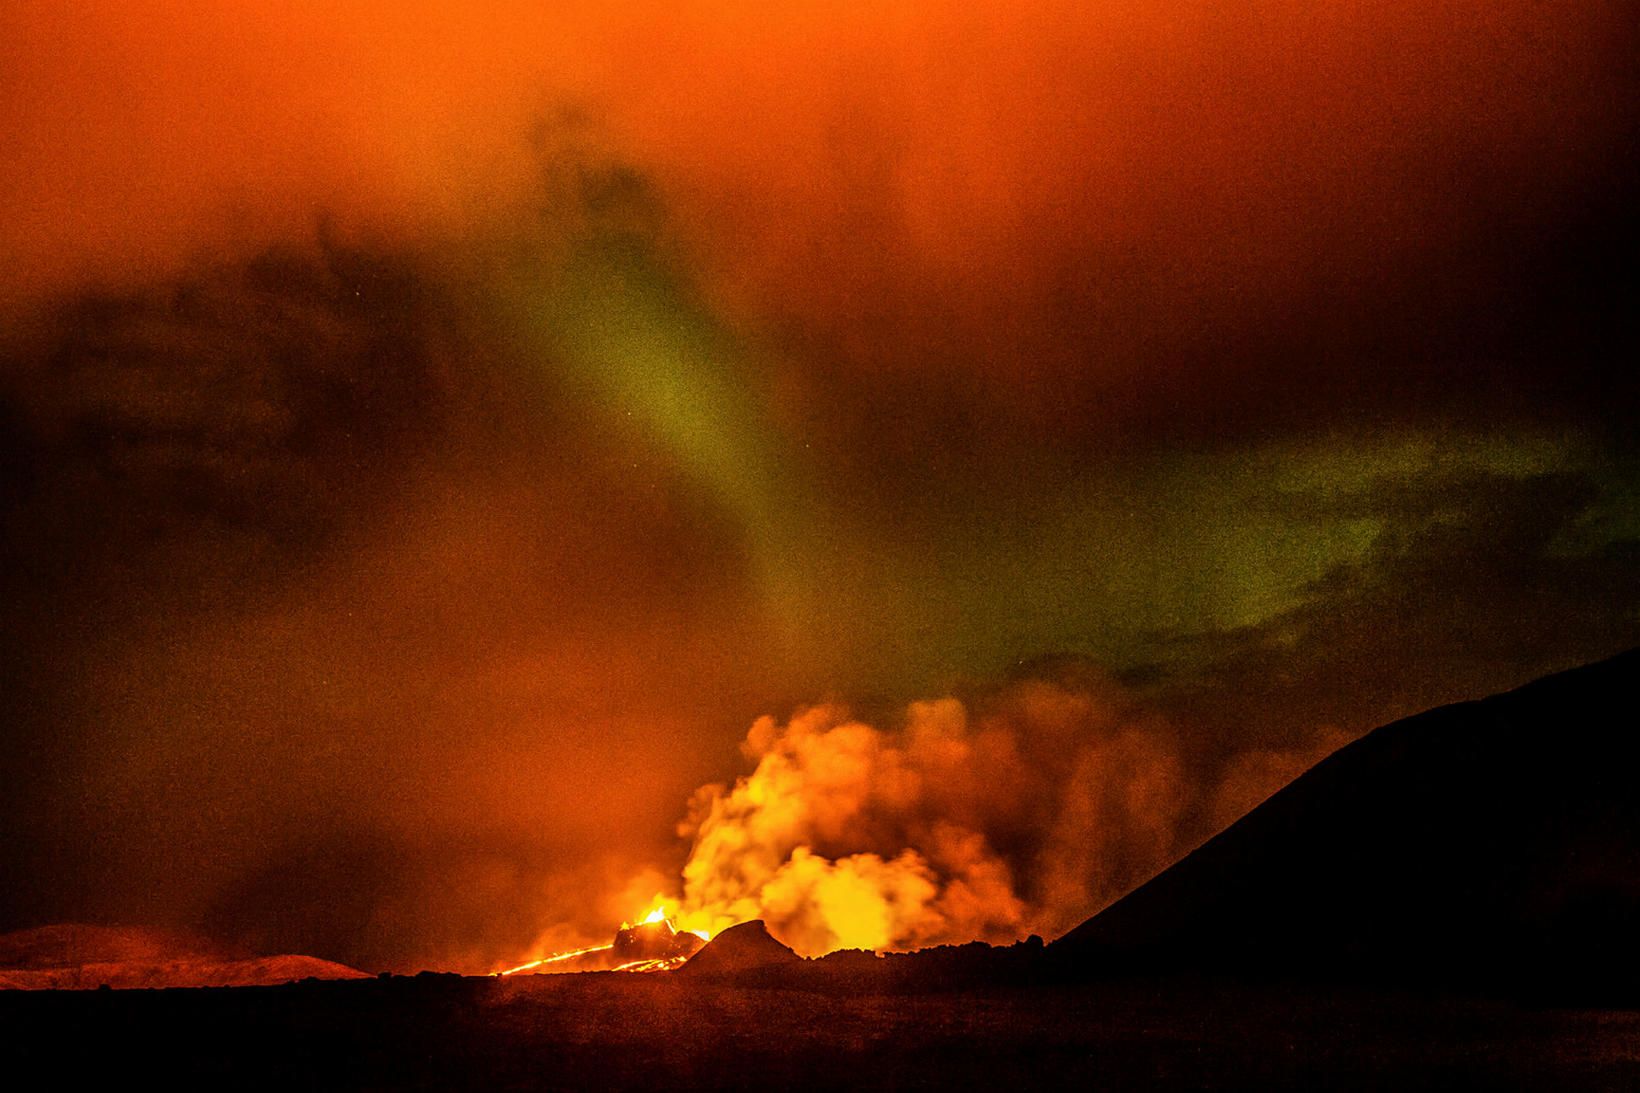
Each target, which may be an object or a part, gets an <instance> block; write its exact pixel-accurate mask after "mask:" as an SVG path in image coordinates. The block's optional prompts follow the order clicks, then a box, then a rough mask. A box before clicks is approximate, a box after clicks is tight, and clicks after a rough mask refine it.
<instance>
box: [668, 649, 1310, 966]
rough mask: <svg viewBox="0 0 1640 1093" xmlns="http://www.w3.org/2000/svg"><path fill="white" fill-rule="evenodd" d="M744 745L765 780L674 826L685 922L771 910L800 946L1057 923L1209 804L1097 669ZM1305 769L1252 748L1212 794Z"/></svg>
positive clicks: (987, 932)
mask: <svg viewBox="0 0 1640 1093" xmlns="http://www.w3.org/2000/svg"><path fill="white" fill-rule="evenodd" d="M1333 743H1336V741H1334V742H1333ZM742 751H743V753H744V755H745V757H746V759H747V760H749V761H750V762H752V763H753V764H754V767H753V770H752V771H751V773H750V774H747V775H745V776H743V777H741V778H739V779H738V780H737V781H736V782H735V783H734V785H733V786H724V785H708V786H704V787H702V788H701V789H700V790H699V791H698V792H697V793H696V795H695V797H694V800H693V801H692V803H691V806H690V811H689V816H688V819H687V820H686V821H685V823H684V824H683V825H682V826H681V828H680V832H681V833H682V834H684V835H688V836H691V837H692V838H693V840H694V841H693V848H692V850H691V853H690V856H689V860H688V863H687V864H686V865H685V866H684V869H683V890H682V897H681V900H679V901H678V903H677V912H676V913H677V917H678V919H679V921H680V922H681V924H682V925H683V926H685V927H687V928H691V929H700V930H707V931H711V932H716V931H718V930H721V929H723V928H724V927H726V926H728V925H731V924H733V923H735V922H740V921H745V920H747V919H751V918H761V919H764V920H765V921H766V922H767V923H768V924H769V927H770V929H771V930H772V931H773V932H774V933H775V934H776V935H778V936H779V937H781V938H782V939H783V940H784V941H786V943H787V944H789V945H791V946H792V947H793V948H794V949H796V950H797V951H798V952H800V953H804V954H806V955H816V954H820V953H824V952H829V951H831V950H834V949H839V948H870V949H912V948H918V947H923V946H928V945H936V944H945V943H960V942H967V941H972V940H983V941H988V942H993V943H997V942H1008V941H1013V940H1015V939H1017V938H1020V937H1023V936H1025V935H1027V934H1030V933H1038V934H1046V935H1049V936H1054V935H1057V934H1058V933H1061V932H1063V931H1064V930H1066V929H1068V928H1069V927H1071V926H1073V925H1075V924H1076V923H1077V922H1078V921H1080V920H1081V919H1082V918H1084V917H1086V916H1087V915H1089V914H1090V913H1092V912H1094V911H1096V910H1098V909H1099V908H1100V907H1102V906H1104V905H1106V904H1108V903H1110V902H1111V901H1112V900H1114V899H1115V898H1117V897H1119V896H1121V895H1122V894H1123V893H1124V892H1126V891H1128V890H1129V889H1131V888H1132V887H1134V886H1135V885H1137V884H1138V883H1140V882H1142V881H1144V880H1145V879H1147V878H1148V877H1149V876H1151V875H1152V874H1154V873H1155V872H1157V871H1158V870H1160V869H1161V868H1162V867H1164V866H1165V865H1167V864H1168V863H1169V862H1170V861H1172V860H1173V858H1174V857H1175V856H1176V855H1177V854H1178V853H1179V852H1180V850H1181V842H1182V840H1184V839H1185V838H1187V837H1188V832H1187V830H1186V827H1187V825H1186V823H1185V821H1186V819H1187V817H1188V815H1189V814H1190V812H1191V809H1192V805H1193V803H1194V802H1195V801H1196V800H1197V799H1198V798H1200V797H1203V796H1204V792H1203V791H1202V790H1200V789H1198V788H1197V787H1196V786H1195V785H1194V784H1193V777H1192V775H1191V774H1190V773H1189V767H1190V765H1189V764H1188V763H1187V762H1186V760H1185V757H1184V756H1183V755H1181V750H1180V746H1179V743H1178V736H1177V734H1176V733H1175V732H1174V730H1173V729H1172V727H1171V726H1170V725H1168V724H1167V723H1166V722H1165V721H1164V720H1162V719H1160V718H1158V717H1156V716H1155V715H1153V714H1149V713H1147V712H1145V710H1144V709H1143V708H1142V707H1141V706H1139V705H1138V704H1137V703H1135V702H1134V700H1133V699H1132V698H1130V697H1128V696H1126V695H1124V694H1123V693H1122V692H1121V691H1120V690H1119V689H1117V688H1116V687H1114V686H1112V685H1108V684H1103V683H1093V682H1088V681H1081V682H1065V681H1048V680H1028V681H1023V682H1018V683H1015V684H1011V685H1009V686H1008V687H1006V688H1003V689H1002V690H1000V691H999V692H997V693H995V694H993V695H990V696H986V697H982V698H980V699H977V700H973V701H969V702H964V701H962V700H959V699H957V698H941V699H938V700H934V701H927V702H917V703H913V704H912V705H911V706H910V707H909V708H908V709H907V710H906V711H905V714H904V719H903V723H901V724H899V725H897V726H895V727H893V728H889V729H883V728H878V727H875V726H872V725H870V724H867V723H865V722H863V721H860V720H856V719H854V718H851V717H850V716H849V712H848V710H847V709H846V708H844V707H843V706H841V705H836V704H825V705H819V706H815V707H813V708H810V709H807V710H803V711H801V712H799V713H798V714H797V715H796V716H794V717H792V718H791V720H790V721H788V722H786V723H785V724H780V723H779V722H777V721H776V720H774V719H773V718H769V717H764V718H762V719H760V720H759V721H757V723H756V724H754V725H753V726H752V728H751V731H750V732H749V733H748V734H747V736H746V739H745V742H744V743H743V745H742ZM1298 761H1299V762H1302V760H1301V759H1300V760H1298ZM1305 765H1307V764H1305ZM1292 767H1293V763H1286V762H1281V761H1278V760H1277V759H1275V758H1273V757H1249V758H1248V760H1247V761H1246V762H1241V761H1238V762H1236V763H1233V764H1232V766H1231V769H1230V771H1229V772H1228V776H1229V777H1230V778H1232V779H1233V782H1232V783H1231V788H1229V789H1225V788H1223V787H1221V788H1220V789H1219V790H1217V791H1216V792H1214V793H1211V794H1206V796H1210V797H1211V798H1212V801H1213V807H1214V811H1215V814H1217V813H1218V802H1219V800H1220V799H1221V798H1222V799H1225V800H1235V801H1238V802H1243V803H1256V802H1257V800H1258V799H1259V798H1260V797H1262V796H1263V794H1264V793H1267V792H1268V791H1269V790H1270V789H1273V788H1275V786H1276V785H1279V781H1278V782H1276V783H1275V784H1274V785H1271V784H1269V782H1270V780H1271V779H1283V780H1284V779H1285V778H1286V777H1290V776H1291V775H1292V774H1293V773H1296V772H1297V771H1295V770H1293V769H1291V768H1292ZM1298 769H1299V770H1302V766H1299V767H1298ZM1265 776H1269V777H1268V778H1266V777H1265ZM1261 779H1262V782H1261ZM1232 818H1233V817H1232Z"/></svg>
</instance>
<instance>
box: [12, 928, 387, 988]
mask: <svg viewBox="0 0 1640 1093" xmlns="http://www.w3.org/2000/svg"><path fill="white" fill-rule="evenodd" d="M361 978H365V973H364V972H361V971H358V970H356V969H353V968H349V967H346V966H345V965H342V964H335V963H332V962H331V961H328V960H319V959H316V958H315V957H311V956H292V955H284V956H263V957H252V956H248V955H246V954H244V953H242V952H237V951H234V950H230V949H225V948H222V947H220V946H217V945H213V944H211V943H210V942H207V941H204V940H202V939H200V938H197V937H193V936H190V935H187V934H179V933H175V932H172V931H167V930H156V929H150V928H146V927H130V926H80V925H60V926H42V927H39V928H37V929H33V930H19V931H17V932H16V933H10V934H5V935H0V990H5V989H10V990H92V989H95V988H97V987H101V986H105V985H106V986H108V987H110V988H114V989H127V988H160V987H248V986H269V985H273V984H278V983H289V982H293V981H295V980H299V979H361Z"/></svg>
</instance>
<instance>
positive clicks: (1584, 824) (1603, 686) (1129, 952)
mask: <svg viewBox="0 0 1640 1093" xmlns="http://www.w3.org/2000/svg"><path fill="white" fill-rule="evenodd" d="M1637 679H1640V650H1637V651H1635V652H1630V653H1625V654H1623V655H1621V656H1619V657H1616V658H1613V659H1611V660H1608V661H1604V662H1602V663H1599V664H1594V665H1590V666H1588V667H1585V668H1579V669H1575V670H1573V671H1569V672H1564V673H1561V674H1559V675H1555V676H1551V677H1548V678H1546V679H1542V680H1539V681H1537V682H1536V683H1532V684H1529V685H1527V686H1525V687H1522V688H1521V689H1519V690H1517V691H1513V692H1510V693H1509V694H1505V695H1499V696H1495V697H1492V698H1489V699H1485V700H1483V701H1479V702H1468V703H1463V704H1460V705H1455V706H1446V707H1442V708H1440V709H1436V710H1432V711H1430V712H1428V713H1424V714H1420V715H1418V716H1416V717H1411V718H1408V719H1406V720H1404V721H1398V722H1395V723H1394V724H1391V725H1387V726H1385V727H1383V728H1380V729H1378V730H1376V731H1374V732H1372V733H1370V734H1368V735H1367V736H1366V737H1364V738H1362V739H1361V740H1358V741H1356V742H1355V743H1354V744H1351V745H1349V746H1347V747H1345V748H1342V749H1340V750H1339V751H1338V752H1336V753H1335V754H1334V755H1332V756H1331V757H1329V758H1327V759H1326V760H1323V761H1322V762H1321V763H1319V764H1317V766H1316V767H1315V768H1314V769H1312V770H1311V771H1309V773H1307V774H1305V775H1303V776H1302V777H1300V778H1298V779H1297V780H1296V781H1294V782H1293V783H1292V784H1291V785H1289V786H1288V787H1287V788H1285V789H1283V790H1282V791H1281V792H1279V793H1277V794H1276V795H1275V796H1273V797H1271V798H1270V799H1269V800H1268V801H1266V802H1265V803H1264V804H1263V805H1261V806H1260V807H1259V808H1257V809H1254V810H1253V811H1252V812H1251V813H1249V814H1248V815H1247V816H1246V817H1244V818H1243V819H1242V820H1240V821H1239V822H1238V823H1236V824H1234V825H1233V826H1231V827H1230V828H1229V829H1227V830H1226V831H1224V832H1223V833H1222V834H1220V835H1219V836H1218V837H1216V838H1214V839H1212V840H1211V841H1209V842H1208V843H1207V844H1206V845H1204V846H1203V847H1202V848H1201V849H1199V850H1197V851H1196V852H1195V853H1193V854H1191V855H1190V856H1188V857H1187V858H1185V859H1184V860H1183V861H1181V862H1179V863H1178V864H1177V865H1175V866H1173V867H1172V868H1171V869H1168V870H1167V871H1165V872H1163V873H1162V874H1161V875H1160V876H1158V877H1156V878H1155V879H1153V880H1151V881H1150V882H1149V883H1147V884H1145V885H1144V886H1142V887H1140V888H1139V889H1137V890H1136V891H1134V892H1133V893H1132V894H1130V895H1129V896H1127V897H1126V898H1125V899H1122V900H1120V901H1119V902H1117V903H1116V904H1114V905H1113V906H1111V907H1110V908H1108V909H1107V910H1105V911H1104V912H1103V913H1101V914H1099V915H1097V916H1095V917H1094V918H1092V919H1090V920H1089V921H1087V922H1085V923H1083V924H1082V925H1081V926H1078V927H1077V928H1076V929H1074V930H1072V931H1071V932H1070V933H1068V934H1066V935H1065V936H1064V937H1062V938H1060V939H1059V940H1058V941H1056V942H1054V943H1053V945H1051V946H1050V947H1049V954H1050V956H1053V957H1055V958H1057V959H1056V961H1055V962H1056V963H1059V964H1062V965H1073V966H1075V967H1077V968H1079V969H1081V970H1082V971H1091V972H1095V973H1097V972H1099V971H1145V972H1150V971H1164V970H1175V971H1181V970H1187V971H1200V972H1226V973H1234V974H1248V973H1255V974H1263V975H1270V976H1280V977H1289V978H1290V977H1303V978H1339V977H1344V978H1352V979H1373V980H1379V981H1384V982H1396V983H1411V982H1418V983H1443V984H1446V985H1449V986H1459V987H1465V988H1468V987H1479V988H1489V989H1490V988H1503V989H1507V990H1528V991H1532V990H1543V991H1548V992H1551V993H1557V994H1560V995H1565V996H1576V997H1579V998H1591V999H1592V998H1596V997H1604V998H1609V997H1610V996H1611V995H1613V994H1614V993H1615V994H1623V995H1625V996H1626V997H1628V998H1630V999H1635V998H1640V792H1636V789H1635V787H1636V785H1640V718H1637V717H1636V709H1635V699H1634V696H1635V686H1634V685H1635V681H1636V680H1637Z"/></svg>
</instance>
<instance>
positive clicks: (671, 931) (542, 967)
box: [495, 899, 708, 975]
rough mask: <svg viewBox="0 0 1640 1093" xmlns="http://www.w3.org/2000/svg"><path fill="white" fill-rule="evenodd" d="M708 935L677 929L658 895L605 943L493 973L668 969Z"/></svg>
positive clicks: (689, 954) (648, 970)
mask: <svg viewBox="0 0 1640 1093" xmlns="http://www.w3.org/2000/svg"><path fill="white" fill-rule="evenodd" d="M707 940H708V936H707V935H706V934H705V933H704V932H701V931H698V930H678V929H676V928H675V927H674V926H673V925H672V921H671V919H670V918H669V917H668V915H667V907H666V904H665V903H663V902H661V901H660V900H659V899H657V900H656V902H655V904H654V906H653V908H652V909H651V910H650V911H649V912H648V913H647V914H645V915H644V916H643V917H642V918H640V919H639V920H638V921H637V922H623V923H621V928H620V929H619V930H617V931H616V933H615V940H614V941H611V942H610V943H609V944H608V945H591V946H588V947H587V948H584V949H571V950H569V951H568V952H561V953H553V954H551V955H550V956H544V957H541V958H540V959H537V960H531V961H527V962H526V963H523V964H519V965H518V966H516V967H513V968H507V969H506V970H504V971H499V972H496V973H495V974H497V975H517V974H519V973H520V972H588V971H614V972H657V971H671V970H672V969H673V968H677V967H680V966H682V964H683V963H684V961H686V960H688V959H689V958H690V957H691V956H694V955H695V952H696V950H698V949H699V948H700V947H701V946H702V945H704V944H705V943H706V942H707Z"/></svg>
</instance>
